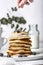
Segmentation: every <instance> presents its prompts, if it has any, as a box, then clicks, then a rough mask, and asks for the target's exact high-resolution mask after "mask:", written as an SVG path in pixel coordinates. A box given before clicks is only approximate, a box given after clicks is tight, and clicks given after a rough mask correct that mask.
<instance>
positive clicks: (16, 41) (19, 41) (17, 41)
mask: <svg viewBox="0 0 43 65" xmlns="http://www.w3.org/2000/svg"><path fill="white" fill-rule="evenodd" d="M9 43H10V44H11V43H18V44H19V43H20V44H22V43H23V44H31V42H26V41H21V40H15V41H9Z"/></svg>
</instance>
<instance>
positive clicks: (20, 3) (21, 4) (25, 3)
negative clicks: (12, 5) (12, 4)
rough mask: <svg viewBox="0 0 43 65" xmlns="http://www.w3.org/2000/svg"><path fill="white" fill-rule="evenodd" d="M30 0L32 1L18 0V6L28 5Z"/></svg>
mask: <svg viewBox="0 0 43 65" xmlns="http://www.w3.org/2000/svg"><path fill="white" fill-rule="evenodd" d="M32 2H33V0H29V2H28V0H18V7H19V8H20V7H21V8H23V7H24V5H29V4H30V3H32Z"/></svg>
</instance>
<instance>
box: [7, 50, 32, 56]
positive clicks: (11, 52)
mask: <svg viewBox="0 0 43 65" xmlns="http://www.w3.org/2000/svg"><path fill="white" fill-rule="evenodd" d="M7 53H8V54H9V53H10V54H14V55H15V54H31V53H32V52H31V51H24V50H19V51H10V50H8V51H7Z"/></svg>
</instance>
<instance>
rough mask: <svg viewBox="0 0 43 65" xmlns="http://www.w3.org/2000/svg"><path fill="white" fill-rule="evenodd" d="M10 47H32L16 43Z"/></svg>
mask: <svg viewBox="0 0 43 65" xmlns="http://www.w3.org/2000/svg"><path fill="white" fill-rule="evenodd" d="M10 47H27V48H29V47H31V45H27V44H16V43H12V44H10Z"/></svg>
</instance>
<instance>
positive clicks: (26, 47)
mask: <svg viewBox="0 0 43 65" xmlns="http://www.w3.org/2000/svg"><path fill="white" fill-rule="evenodd" d="M7 54H8V55H10V56H15V55H19V56H29V55H31V54H32V52H31V40H30V37H29V36H28V34H27V32H20V33H17V32H15V33H12V34H11V36H10V38H9V49H8V51H7Z"/></svg>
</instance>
